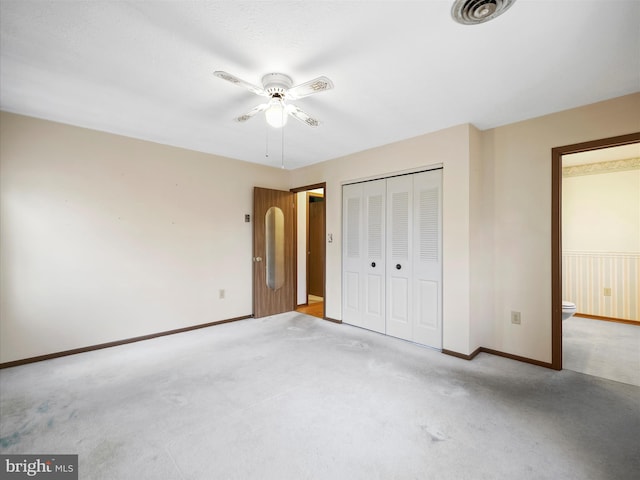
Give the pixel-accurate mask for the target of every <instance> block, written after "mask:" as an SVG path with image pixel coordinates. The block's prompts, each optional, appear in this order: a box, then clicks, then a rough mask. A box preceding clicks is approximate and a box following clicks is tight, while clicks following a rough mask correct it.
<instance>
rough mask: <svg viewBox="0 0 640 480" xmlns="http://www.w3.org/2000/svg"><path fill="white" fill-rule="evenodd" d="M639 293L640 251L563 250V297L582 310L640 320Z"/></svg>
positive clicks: (592, 313) (600, 314)
mask: <svg viewBox="0 0 640 480" xmlns="http://www.w3.org/2000/svg"><path fill="white" fill-rule="evenodd" d="M606 289H610V292H611V295H610V296H609V295H605V290H606ZM607 293H608V292H607ZM639 297H640V253H613V252H573V251H564V252H563V253H562V298H563V300H568V301H570V302H573V303H575V304H576V307H577V312H578V313H583V314H585V315H597V316H600V317H611V318H620V319H625V320H636V321H640V298H639Z"/></svg>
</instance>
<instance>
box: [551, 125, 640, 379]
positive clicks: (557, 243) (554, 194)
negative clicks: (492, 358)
mask: <svg viewBox="0 0 640 480" xmlns="http://www.w3.org/2000/svg"><path fill="white" fill-rule="evenodd" d="M636 142H640V132H635V133H629V134H627V135H620V136H617V137H610V138H602V139H599V140H592V141H589V142H582V143H575V144H573V145H565V146H562V147H555V148H552V149H551V368H553V369H555V370H562V156H563V155H567V154H570V153H580V152H587V151H589V150H599V149H601V148H609V147H618V146H620V145H628V144H630V143H636Z"/></svg>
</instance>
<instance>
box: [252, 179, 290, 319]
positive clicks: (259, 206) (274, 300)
mask: <svg viewBox="0 0 640 480" xmlns="http://www.w3.org/2000/svg"><path fill="white" fill-rule="evenodd" d="M294 202H295V195H294V194H293V193H291V192H285V191H280V190H270V189H267V188H260V187H255V188H254V190H253V315H254V316H255V317H256V318H259V317H266V316H268V315H275V314H277V313H282V312H289V311H291V310H294V308H295V280H296V276H295V261H294V260H295V259H294V239H295V237H294V228H295V213H294V212H295V211H294V208H295V207H294Z"/></svg>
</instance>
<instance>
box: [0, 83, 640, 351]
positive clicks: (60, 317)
mask: <svg viewBox="0 0 640 480" xmlns="http://www.w3.org/2000/svg"><path fill="white" fill-rule="evenodd" d="M638 112H640V94H635V95H630V96H626V97H621V98H618V99H614V100H610V101H606V102H602V103H598V104H594V105H588V106H585V107H581V108H577V109H573V110H568V111H564V112H559V113H556V114H552V115H548V116H545V117H540V118H536V119H532V120H529V121H526V122H520V123H516V124H512V125H506V126H503V127H499V128H495V129H492V130H487V131H483V132H479V131H478V130H476V129H475V128H474V127H473V126H471V125H460V126H456V127H452V128H448V129H445V130H442V131H439V132H434V133H429V134H426V135H423V136H420V137H416V138H412V139H409V140H406V141H403V142H398V143H394V144H391V145H386V146H383V147H379V148H376V149H373V150H369V151H366V152H360V153H356V154H353V155H349V156H346V157H343V158H339V159H335V160H331V161H327V162H323V163H320V164H316V165H312V166H309V167H305V168H301V169H298V170H294V171H292V172H285V171H282V170H280V169H272V168H268V167H260V166H257V165H253V164H247V163H242V162H236V161H231V160H228V159H224V158H220V157H216V156H212V155H205V154H200V153H195V152H190V151H186V150H181V149H176V148H171V147H166V146H161V145H155V144H151V143H148V142H143V141H138V140H133V139H128V138H123V137H119V136H115V135H110V134H106V133H99V132H94V131H89V130H84V129H78V128H75V127H69V126H64V125H60V124H55V123H51V122H46V121H41V120H35V119H29V118H25V117H20V116H16V115H12V114H7V113H2V117H1V121H0V136H1V137H0V143H1V150H0V161H1V164H0V168H1V172H0V173H1V177H2V178H1V182H2V183H1V184H0V188H1V194H2V197H1V212H0V213H1V215H2V216H1V222H2V223H1V226H0V228H1V231H0V234H1V236H0V261H1V262H2V263H1V270H0V272H1V286H0V287H1V291H0V294H1V295H2V303H1V309H2V310H1V315H2V316H1V319H0V337H1V342H2V343H1V344H0V350H1V361H3V362H6V361H11V360H14V359H18V358H26V357H30V356H35V355H40V354H45V353H52V352H57V351H61V350H65V349H71V348H78V347H83V346H87V345H93V344H97V343H102V342H107V341H112V340H120V339H124V338H129V337H133V336H137V335H144V334H149V333H154V332H159V331H164V330H169V329H173V328H180V327H183V326H189V325H196V324H200V323H205V322H209V321H215V320H219V319H225V318H231V317H235V316H241V315H247V314H249V313H251V288H250V285H251V261H250V258H251V235H250V231H251V224H246V223H244V219H243V216H244V214H245V213H250V212H251V208H252V207H251V197H252V187H253V186H254V185H259V186H264V187H269V188H285V189H286V188H289V187H299V186H304V185H310V184H315V183H319V182H327V189H326V192H325V193H326V201H327V204H326V208H327V233H332V234H333V239H334V241H333V243H331V244H328V245H327V298H326V314H327V316H328V317H331V318H336V319H340V318H341V288H342V287H341V185H342V183H344V182H347V181H350V180H354V179H361V178H370V177H376V176H384V175H386V174H389V173H393V172H398V171H402V170H411V169H415V168H418V167H422V166H428V165H433V164H442V165H443V166H444V171H443V243H444V267H443V270H444V271H443V289H444V298H443V307H444V308H443V310H444V311H443V315H444V319H443V346H444V348H445V349H449V350H453V351H456V352H459V353H463V354H469V353H472V352H473V351H474V350H475V349H476V348H477V347H479V346H484V347H488V348H492V349H496V350H501V351H503V352H506V353H510V354H514V355H520V356H524V357H528V358H531V359H534V360H539V361H543V362H550V361H551V211H550V210H551V148H553V147H556V146H562V145H568V144H572V143H578V142H583V141H588V140H594V139H599V138H605V137H611V136H616V135H621V134H625V133H631V132H636V131H640V113H638ZM220 205H224V208H217V207H219V206H220ZM222 288H224V289H225V290H226V292H227V295H226V297H227V298H226V299H225V300H219V299H218V290H219V289H222ZM511 310H517V311H520V312H521V313H522V325H519V326H516V325H511V323H510V320H509V313H510V311H511Z"/></svg>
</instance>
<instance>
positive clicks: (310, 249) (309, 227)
mask: <svg viewBox="0 0 640 480" xmlns="http://www.w3.org/2000/svg"><path fill="white" fill-rule="evenodd" d="M312 198H322V199H323V200H322V204H323V205H322V210H324V208H325V204H324V194H322V193H313V192H307V198H306V207H307V257H306V258H307V300H308V298H309V295H310V294H313V295H316V293H312V292H311V290H312V288H311V287H312V284H315V283H316V282H314V281H313V279H314V277H313V276H312V275H311V274H312V270H313V268H312V262H313V261H314V260H315V261H318V260H320V262H321V264H322V286H320V288H319V290H320V291H319V292H318V293H319V295H318V296H322V295H324V258H325V254H324V248H323V247H324V241H325V240H324V237H325V233H324V224H323V222H324V218H325V216H326V215H325V214H324V211H323V213H322V217H321V218H320V225H314V223H313V222H312V218H311V217H312V212H311V203H312V200H311V199H312ZM316 223H317V222H316ZM318 227H319V229H320V230H321V232H320V235H321V237H320V239H317V238H312V236H313V234H314V233H317V229H318ZM312 240H316V241H317V242H320V243H322V245H321V246H320V247H319V250H320V258H319V259H318V258H317V257H316V258H312V257H314V256H315V255H317V254H318V252H317V251H315V252H313V250H314V249H313V247H312V243H313V242H312ZM316 246H317V245H316ZM312 254H314V255H312ZM318 270H319V269H318ZM319 273H320V272H319Z"/></svg>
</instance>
